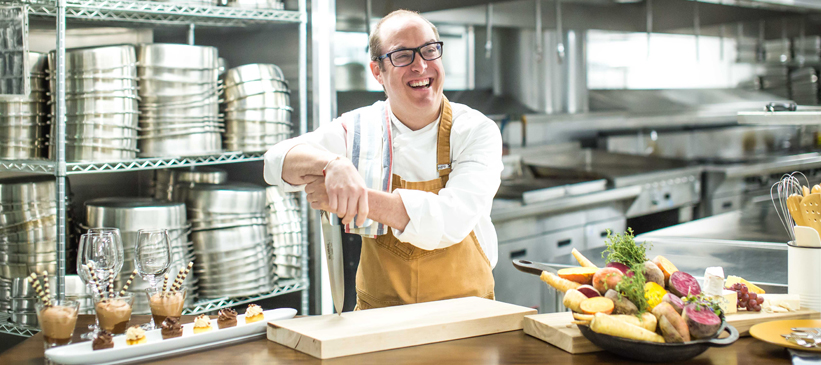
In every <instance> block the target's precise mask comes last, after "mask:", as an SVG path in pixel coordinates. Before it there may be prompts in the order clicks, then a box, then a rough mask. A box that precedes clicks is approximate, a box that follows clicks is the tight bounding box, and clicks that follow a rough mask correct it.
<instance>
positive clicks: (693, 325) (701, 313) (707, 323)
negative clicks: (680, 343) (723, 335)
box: [681, 304, 721, 338]
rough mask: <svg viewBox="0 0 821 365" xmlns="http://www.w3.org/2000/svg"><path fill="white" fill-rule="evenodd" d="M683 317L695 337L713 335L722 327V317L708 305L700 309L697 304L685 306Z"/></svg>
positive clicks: (691, 334)
mask: <svg viewBox="0 0 821 365" xmlns="http://www.w3.org/2000/svg"><path fill="white" fill-rule="evenodd" d="M681 318H684V321H685V322H687V328H688V329H689V330H690V336H691V337H693V338H710V337H713V336H715V334H716V332H718V329H719V327H721V318H719V317H718V316H717V315H716V314H715V313H713V310H712V309H710V308H707V307H701V309H698V306H696V305H695V304H690V305H688V306H686V307H684V310H683V311H682V316H681Z"/></svg>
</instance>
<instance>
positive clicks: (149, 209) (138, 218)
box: [85, 198, 186, 241]
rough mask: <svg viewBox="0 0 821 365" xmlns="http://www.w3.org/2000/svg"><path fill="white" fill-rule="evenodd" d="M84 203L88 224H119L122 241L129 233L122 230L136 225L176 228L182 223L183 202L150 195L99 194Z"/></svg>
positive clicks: (134, 229)
mask: <svg viewBox="0 0 821 365" xmlns="http://www.w3.org/2000/svg"><path fill="white" fill-rule="evenodd" d="M85 205H86V223H87V224H88V226H90V227H116V228H119V229H120V232H121V234H122V235H123V240H124V241H125V239H126V237H125V236H127V235H129V234H126V233H124V232H136V231H137V230H140V229H176V230H177V231H178V232H179V230H180V227H185V226H186V222H185V204H182V203H174V202H166V201H160V200H155V199H151V198H102V199H93V200H89V201H87V202H86V204H85ZM134 234H136V233H134ZM171 235H172V232H169V236H171ZM135 237H136V236H135Z"/></svg>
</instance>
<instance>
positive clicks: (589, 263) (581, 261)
mask: <svg viewBox="0 0 821 365" xmlns="http://www.w3.org/2000/svg"><path fill="white" fill-rule="evenodd" d="M571 253H572V254H573V257H575V258H576V261H578V262H579V265H582V267H592V268H596V269H598V268H599V267H598V266H596V265H595V264H593V262H592V261H590V260H588V259H587V257H584V255H582V253H581V252H579V250H577V249H575V248H574V249H573V251H571Z"/></svg>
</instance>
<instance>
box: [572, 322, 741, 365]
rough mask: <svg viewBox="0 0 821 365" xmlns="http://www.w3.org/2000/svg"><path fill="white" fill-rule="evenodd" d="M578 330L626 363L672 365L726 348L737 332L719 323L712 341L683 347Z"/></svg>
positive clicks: (725, 324)
mask: <svg viewBox="0 0 821 365" xmlns="http://www.w3.org/2000/svg"><path fill="white" fill-rule="evenodd" d="M579 330H580V331H581V332H582V335H584V337H585V338H587V339H588V340H590V342H592V343H593V344H594V345H596V346H598V347H601V348H602V349H604V350H606V351H608V352H611V353H614V354H616V355H619V356H621V357H626V358H628V359H633V360H638V361H646V362H665V363H666V362H674V361H684V360H689V359H692V358H694V357H696V356H698V355H701V353H703V352H704V351H707V349H709V348H710V347H724V346H729V345H731V344H732V343H733V342H735V341H736V340H738V330H737V329H735V327H733V326H731V325H729V324H727V322H726V321H723V322H722V323H721V328H719V330H718V333H716V335H715V336H713V338H709V339H701V340H694V341H689V342H685V343H658V342H647V341H636V340H630V339H626V338H621V337H616V336H610V335H605V334H601V333H596V332H593V330H591V329H590V327H588V326H584V325H579ZM723 332H728V333H729V334H730V336H729V337H726V338H721V339H720V338H718V336H719V335H721V334H722V333H723Z"/></svg>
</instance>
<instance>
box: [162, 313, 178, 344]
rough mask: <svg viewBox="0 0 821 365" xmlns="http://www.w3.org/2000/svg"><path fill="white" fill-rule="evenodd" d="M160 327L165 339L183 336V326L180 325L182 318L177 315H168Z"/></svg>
mask: <svg viewBox="0 0 821 365" xmlns="http://www.w3.org/2000/svg"><path fill="white" fill-rule="evenodd" d="M160 328H161V329H160V333H162V339H163V340H167V339H169V338H174V337H180V336H182V326H180V319H179V318H177V317H167V318H166V319H165V320H164V321H162V324H161V325H160Z"/></svg>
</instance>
